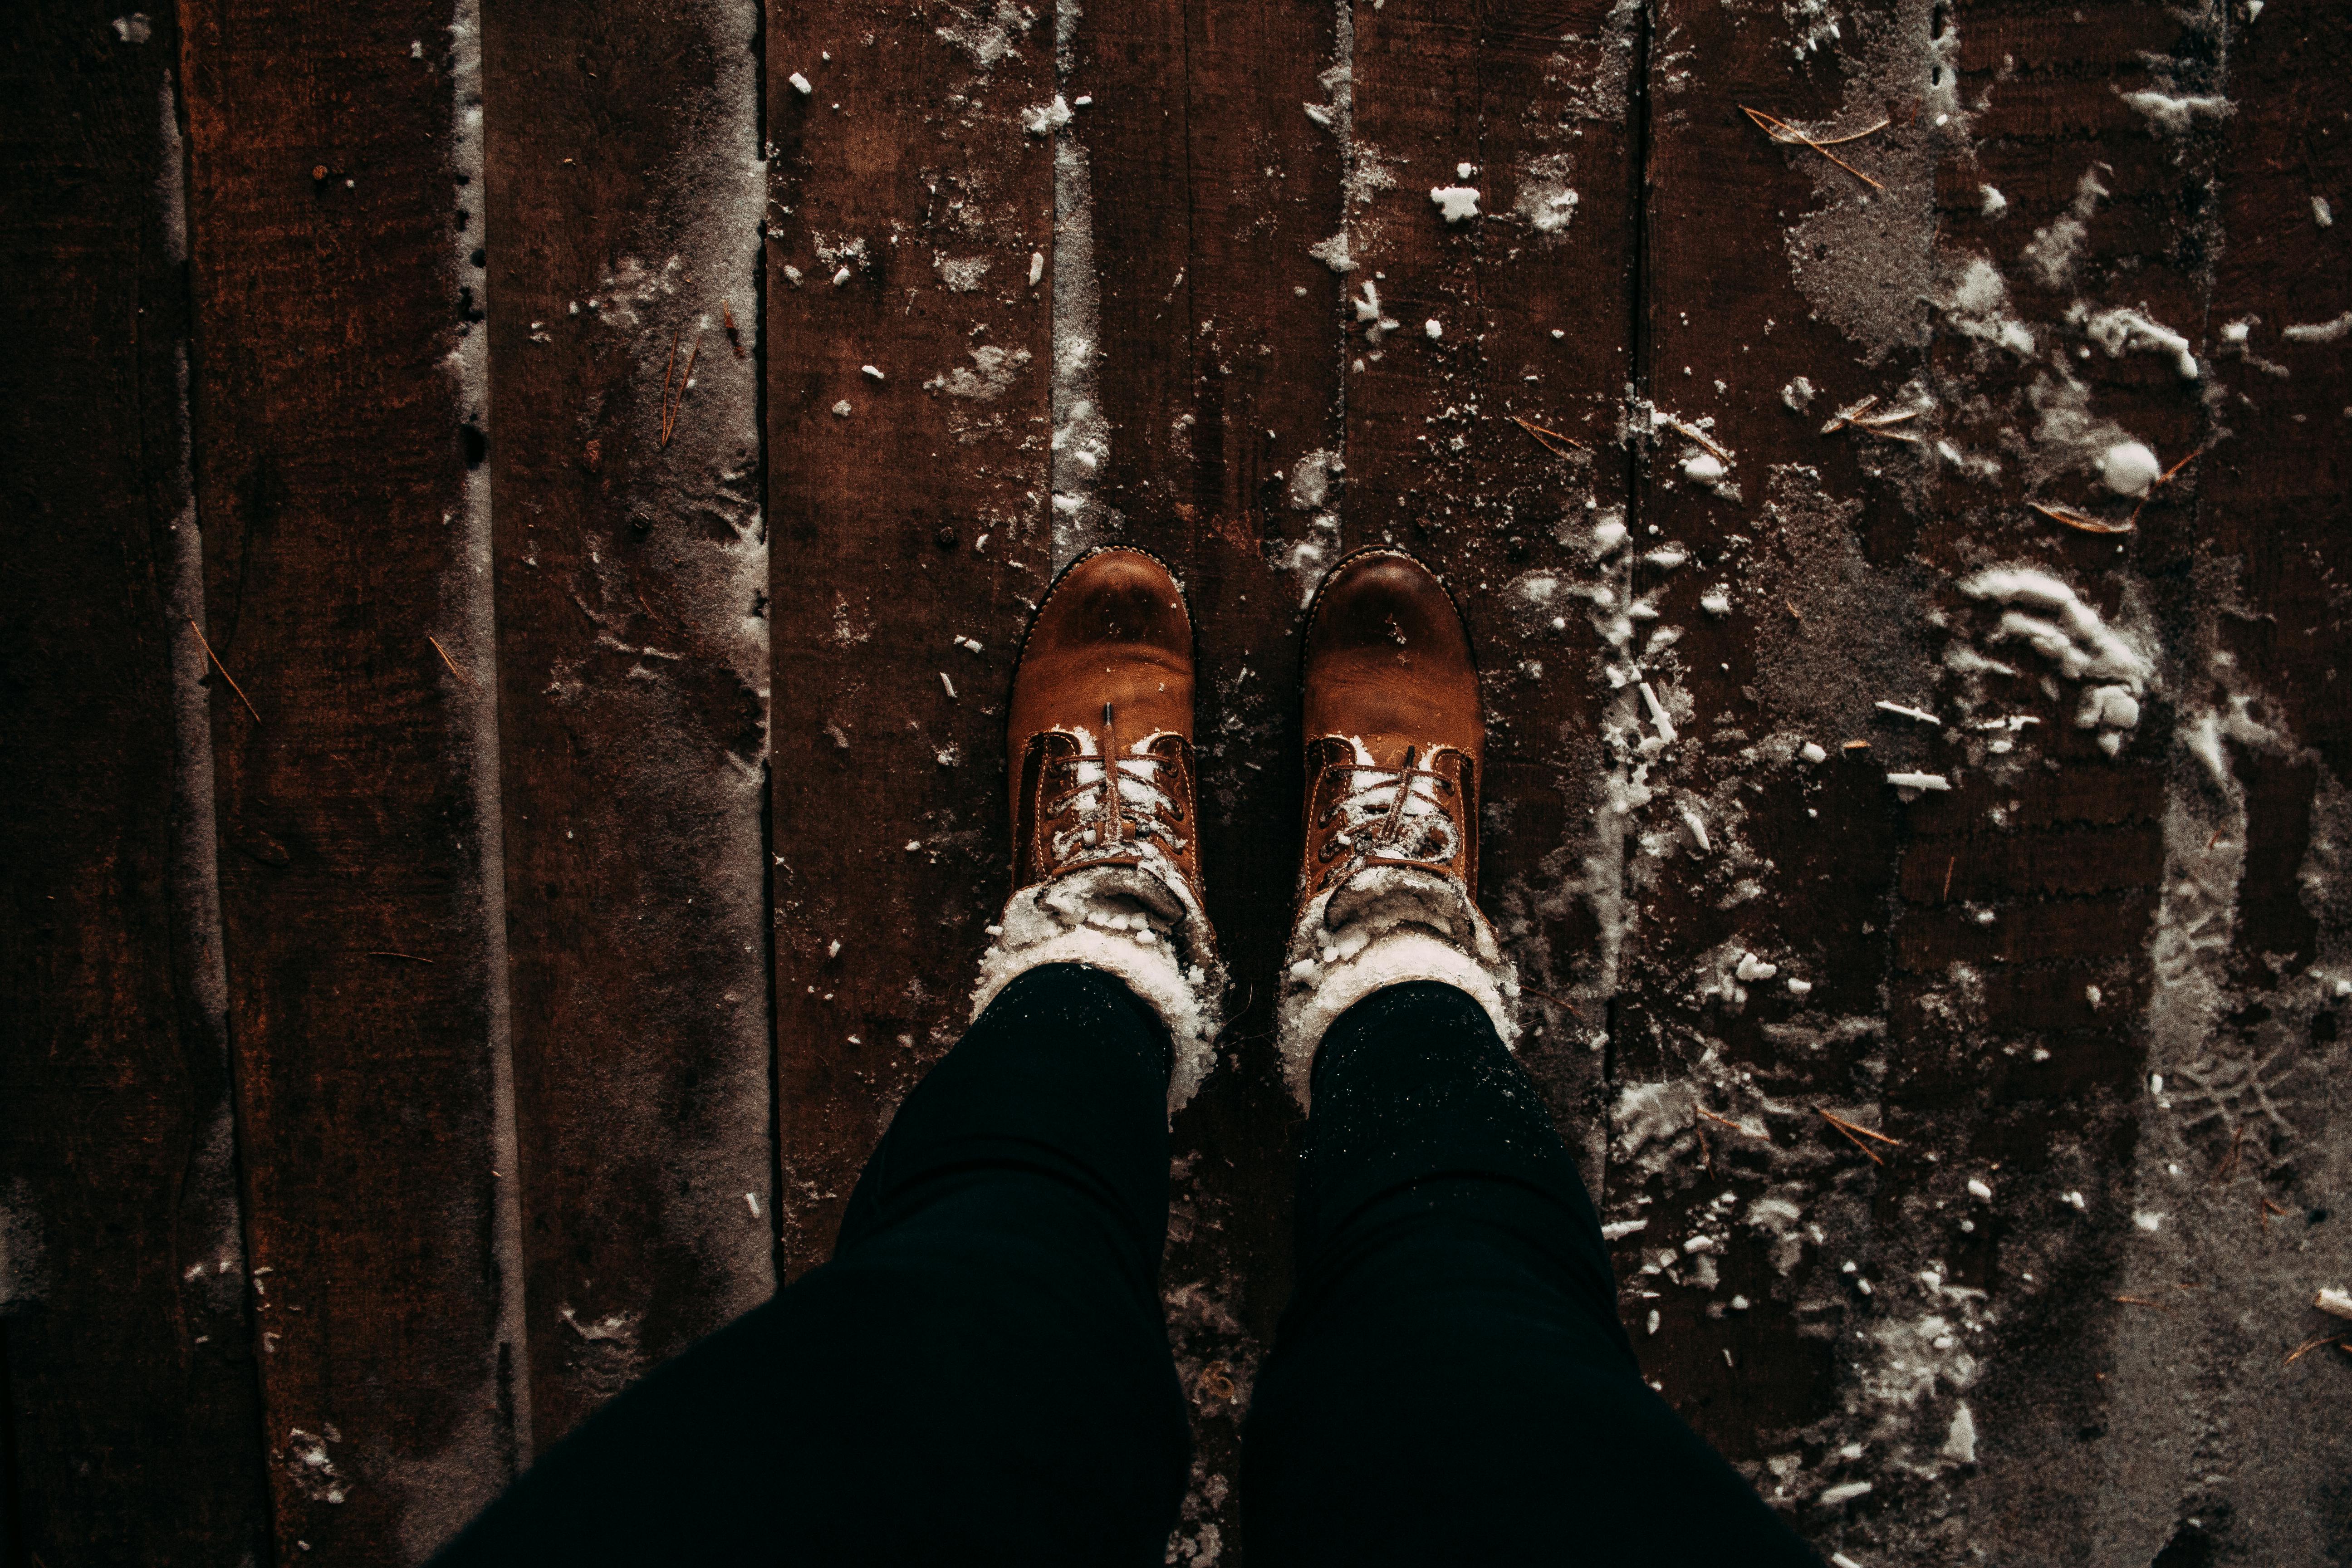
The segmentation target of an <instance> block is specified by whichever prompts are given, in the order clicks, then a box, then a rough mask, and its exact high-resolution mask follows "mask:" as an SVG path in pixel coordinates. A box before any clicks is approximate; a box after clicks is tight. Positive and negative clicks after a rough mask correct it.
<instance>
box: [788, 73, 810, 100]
mask: <svg viewBox="0 0 2352 1568" xmlns="http://www.w3.org/2000/svg"><path fill="white" fill-rule="evenodd" d="M786 79H787V80H788V81H790V82H791V83H792V84H793V91H794V92H797V93H799V94H800V95H801V96H802V97H803V98H806V97H807V96H808V95H809V94H811V93H813V92H814V91H815V90H816V89H815V88H814V87H813V86H811V85H810V84H809V79H808V78H806V77H804V76H803V75H801V73H800V72H798V71H794V72H793V74H792V75H791V76H790V77H788V78H786Z"/></svg>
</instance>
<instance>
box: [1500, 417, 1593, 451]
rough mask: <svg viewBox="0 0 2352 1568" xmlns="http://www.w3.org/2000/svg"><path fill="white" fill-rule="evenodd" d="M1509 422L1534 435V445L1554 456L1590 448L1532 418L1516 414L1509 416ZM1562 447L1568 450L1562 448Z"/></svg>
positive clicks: (1589, 449)
mask: <svg viewBox="0 0 2352 1568" xmlns="http://www.w3.org/2000/svg"><path fill="white" fill-rule="evenodd" d="M1511 423H1512V424H1514V425H1516V426H1518V427H1519V428H1520V429H1522V430H1524V431H1526V432H1527V433H1528V435H1530V436H1532V437H1535V438H1536V445H1537V446H1538V447H1542V448H1543V449H1544V450H1545V451H1547V452H1549V453H1550V454H1551V455H1552V456H1553V457H1555V458H1565V457H1567V456H1568V452H1569V451H1577V452H1590V451H1591V449H1592V448H1591V447H1587V446H1586V445H1585V444H1584V443H1583V442H1581V441H1579V440H1577V439H1576V438H1575V437H1572V436H1563V435H1561V434H1560V433H1559V431H1557V430H1547V429H1545V428H1544V427H1543V426H1540V425H1538V424H1537V423H1536V422H1535V421H1534V420H1532V419H1522V418H1520V417H1519V416H1517V415H1516V414H1514V415H1512V416H1511ZM1563 447H1565V448H1568V450H1566V451H1564V450H1562V448H1563Z"/></svg>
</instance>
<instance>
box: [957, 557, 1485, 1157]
mask: <svg viewBox="0 0 2352 1568" xmlns="http://www.w3.org/2000/svg"><path fill="white" fill-rule="evenodd" d="M1305 644H1306V646H1305V655H1304V658H1303V660H1302V668H1301V685H1302V688H1303V690H1302V693H1301V695H1302V698H1303V707H1304V721H1305V722H1304V731H1305V738H1306V763H1307V773H1306V779H1307V789H1306V833H1305V842H1304V845H1303V847H1302V850H1301V862H1300V868H1299V878H1298V888H1297V906H1296V909H1295V911H1294V914H1293V919H1292V922H1291V934H1290V942H1289V948H1288V951H1287V952H1286V954H1285V955H1284V960H1283V974H1282V979H1281V984H1280V989H1279V991H1278V993H1277V997H1278V1000H1277V1005H1276V1042H1277V1044H1278V1046H1279V1047H1280V1050H1281V1053H1282V1058H1283V1069H1284V1074H1285V1077H1286V1079H1287V1081H1288V1083H1289V1086H1290V1089H1291V1092H1292V1093H1293V1094H1294V1095H1295V1096H1296V1097H1297V1100H1298V1103H1299V1106H1300V1108H1301V1109H1302V1110H1304V1109H1306V1108H1307V1102H1308V1094H1309V1081H1310V1068H1311V1067H1312V1065H1313V1063H1314V1059H1315V1052H1316V1049H1317V1047H1318V1046H1319V1045H1320V1044H1321V1042H1322V1038H1323V1034H1324V1031H1325V1030H1326V1029H1327V1028H1328V1026H1330V1025H1331V1023H1332V1022H1333V1021H1334V1020H1335V1019H1337V1018H1338V1017H1339V1016H1340V1015H1341V1014H1342V1013H1345V1012H1346V1011H1347V1010H1348V1009H1349V1007H1350V1006H1351V1005H1354V1004H1355V1003H1357V1002H1359V1001H1360V1000H1362V999H1363V998H1364V997H1366V996H1368V995H1370V994H1372V993H1373V992H1375V991H1378V990H1381V989H1383V988H1385V987H1387V986H1391V985H1397V984H1404V983H1406V982H1409V981H1416V980H1428V981H1438V982H1441V983H1443V984H1447V985H1451V986H1454V988H1456V989H1458V990H1460V991H1463V992H1465V993H1466V994H1469V995H1470V996H1472V997H1473V998H1475V1000H1476V1001H1477V1003H1478V1004H1479V1005H1480V1006H1481V1007H1482V1008H1484V1009H1485V1010H1486V1014H1487V1016H1489V1017H1491V1018H1492V1019H1493V1020H1494V1023H1495V1027H1496V1031H1497V1032H1498V1033H1499V1034H1500V1035H1501V1036H1502V1037H1503V1039H1504V1041H1505V1042H1506V1043H1508V1042H1509V1041H1510V1040H1511V1039H1512V1038H1513V1037H1514V1036H1515V1035H1516V1033H1517V1029H1516V1026H1515V1023H1514V1021H1513V1016H1512V1015H1513V1012H1514V1009H1515V1006H1516V1004H1517V994H1518V983H1517V977H1516V976H1515V974H1514V973H1513V971H1512V968H1511V965H1510V963H1509V962H1508V961H1507V959H1505V958H1504V956H1503V953H1502V950H1501V947H1500V945H1499V944H1498V943H1497V942H1496V939H1495V932H1494V928H1493V927H1492V926H1490V925H1489V924H1488V923H1487V921H1486V917H1485V916H1484V915H1483V914H1481V913H1480V912H1479V910H1478V807H1479V803H1480V799H1481V789H1482V786H1483V782H1484V766H1485V742H1486V725H1485V721H1484V719H1483V717H1482V711H1481V706H1480V701H1479V695H1478V674H1477V669H1476V667H1475V664H1474V663H1473V661H1472V658H1471V653H1470V637H1469V633H1468V630H1467V628H1466V627H1465V626H1464V625H1463V621H1462V616H1461V614H1460V612H1459V611H1458V610H1457V609H1456V608H1455V607H1454V602H1453V600H1452V598H1451V597H1450V596H1448V595H1447V594H1446V591H1445V589H1444V585H1443V584H1440V583H1439V582H1438V580H1437V579H1436V577H1435V576H1434V575H1433V574H1431V573H1430V571H1429V570H1428V568H1426V567H1424V566H1423V565H1422V564H1421V563H1419V562H1418V561H1415V560H1414V559H1413V558H1412V556H1410V555H1408V554H1406V553H1405V552H1402V551H1401V550H1395V549H1389V548H1384V547H1376V548H1373V549H1369V550H1363V551H1360V552H1356V553H1354V554H1352V555H1349V556H1347V557H1345V558H1343V559H1342V560H1341V561H1339V563H1337V564H1336V565H1334V566H1333V567H1332V568H1331V570H1330V572H1329V574H1327V575H1326V576H1325V578H1324V580H1323V583H1322V585H1321V586H1320V587H1318V589H1317V590H1316V594H1315V598H1314V601H1313V603H1312V604H1311V605H1309V607H1308V609H1307V631H1306V638H1305ZM1008 728H1009V741H1010V746H1009V752H1010V758H1011V774H1012V797H1013V889H1014V890H1013V897H1012V900H1011V901H1010V902H1008V903H1007V904H1006V905H1005V909H1004V913H1003V918H1002V920H1001V921H1000V922H999V923H998V924H997V925H994V926H992V927H990V928H989V933H990V935H991V936H992V938H993V939H994V944H993V945H992V946H991V947H990V948H989V949H988V951H987V952H986V953H985V954H984V955H983V956H982V960H981V982H980V986H979V990H978V993H977V994H976V995H975V997H974V1001H973V1008H972V1016H973V1017H974V1018H977V1017H979V1016H980V1014H981V1012H982V1010H984V1009H985V1008H986V1007H987V1005H988V1004H989V1002H990V1001H991V1000H992V999H993V998H994V997H995V995H996V994H997V993H998V992H1000V991H1002V990H1003V988H1004V987H1005V986H1006V985H1008V984H1011V983H1012V982H1013V980H1014V979H1015V978H1017V977H1018V976H1019V975H1021V974H1023V973H1026V972H1027V971H1029V970H1031V969H1034V968H1036V967H1038V966H1039V965H1041V964H1048V963H1081V964H1086V965H1088V966H1090V967H1093V968H1097V969H1101V970H1107V971H1108V972H1109V973H1113V974H1115V975H1117V976H1118V977H1119V978H1120V979H1121V980H1123V981H1125V982H1126V983H1127V984H1128V986H1129V988H1130V989H1132V990H1133V991H1134V993H1135V994H1136V995H1137V996H1138V997H1139V998H1140V999H1142V1000H1143V1001H1144V1002H1145V1003H1146V1004H1147V1005H1149V1006H1150V1008H1151V1009H1152V1010H1153V1011H1154V1012H1156V1013H1157V1014H1159V1016H1160V1018H1161V1019H1162V1020H1163V1021H1164V1022H1165V1023H1166V1024H1167V1026H1168V1032H1169V1036H1170V1038H1171V1041H1172V1043H1173V1046H1174V1063H1173V1070H1172V1072H1171V1079H1170V1083H1169V1090H1168V1106H1169V1110H1170V1111H1171V1113H1172V1112H1174V1111H1175V1110H1178V1109H1180V1108H1181V1107H1182V1106H1183V1105H1184V1103H1185V1102H1186V1101H1188V1100H1191V1098H1192V1094H1193V1092H1194V1091H1195V1090H1196V1089H1199V1088H1200V1085H1201V1080H1202V1078H1204V1077H1205V1076H1206V1075H1207V1073H1208V1071H1209V1069H1210V1068H1211V1067H1212V1066H1213V1064H1214V1062H1215V1059H1216V1053H1215V1048H1214V1047H1215V1041H1216V1037H1217V1034H1218V1031H1219V1029H1220V1028H1221V1027H1222V1026H1223V1022H1224V1015H1223V1001H1224V995H1225V992H1226V975H1225V971H1224V968H1223V964H1222V963H1221V962H1220V961H1219V959H1218V956H1217V943H1216V933H1215V931H1213V930H1212V929H1211V926H1210V923H1209V919H1208V914H1207V910H1206V906H1205V903H1204V901H1203V900H1202V882H1201V854H1200V823H1199V816H1198V813H1197V810H1196V807H1195V802H1194V781H1195V772H1194V765H1193V753H1192V733H1193V731H1192V617H1191V616H1190V615H1189V614H1188V613H1187V612H1186V609H1185V605H1184V595H1183V590H1182V589H1181V586H1179V584H1177V582H1176V579H1175V577H1174V575H1173V574H1171V572H1170V571H1169V569H1168V567H1167V565H1166V564H1165V563H1162V562H1161V561H1160V560H1159V559H1158V558H1157V557H1155V556H1152V555H1150V554H1148V553H1146V552H1143V551H1140V550H1135V549H1129V548H1126V547H1122V546H1111V547H1106V548H1103V549H1099V550H1096V551H1094V552H1090V553H1088V554H1087V555H1085V556H1083V557H1081V558H1080V559H1079V560H1078V561H1076V563H1073V564H1072V565H1070V567H1069V568H1068V569H1067V570H1066V571H1064V572H1063V573H1062V574H1061V575H1060V576H1059V577H1058V578H1056V579H1055V583H1054V585H1053V586H1052V587H1051V588H1050V589H1049V590H1048V591H1047V592H1046V595H1045V601H1044V603H1042V604H1040V605H1038V607H1037V614H1036V616H1035V617H1034V619H1033V620H1032V622H1031V624H1030V627H1029V632H1028V636H1027V637H1026V639H1025V640H1024V643H1023V645H1022V650H1021V658H1020V663H1019V666H1018V667H1017V668H1016V669H1015V671H1014V673H1013V701H1012V710H1011V714H1010V717H1009V721H1008Z"/></svg>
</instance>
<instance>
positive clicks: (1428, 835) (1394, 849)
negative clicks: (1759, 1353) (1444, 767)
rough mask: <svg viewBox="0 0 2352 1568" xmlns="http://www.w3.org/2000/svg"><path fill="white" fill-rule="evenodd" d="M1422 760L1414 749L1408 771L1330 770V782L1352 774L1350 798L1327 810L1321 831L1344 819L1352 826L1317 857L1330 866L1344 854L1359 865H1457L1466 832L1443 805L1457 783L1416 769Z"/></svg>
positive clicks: (1338, 766) (1344, 766) (1341, 766)
mask: <svg viewBox="0 0 2352 1568" xmlns="http://www.w3.org/2000/svg"><path fill="white" fill-rule="evenodd" d="M1420 758H1421V749H1420V748H1419V747H1418V746H1409V747H1407V748H1406V749H1405V753H1404V765H1403V766H1402V767H1395V768H1378V767H1370V766H1367V765H1365V764H1363V763H1333V764H1332V765H1331V766H1330V767H1329V768H1328V769H1326V770H1325V772H1324V776H1325V777H1326V778H1328V777H1329V776H1330V775H1331V774H1332V773H1345V774H1347V775H1349V776H1348V780H1347V785H1348V793H1347V794H1345V795H1340V796H1339V797H1338V798H1337V799H1335V800H1334V801H1332V803H1331V804H1330V805H1328V806H1327V807H1326V808H1325V809H1324V812H1323V815H1322V816H1321V817H1320V818H1319V819H1318V821H1317V823H1316V826H1317V827H1318V828H1325V827H1328V826H1331V824H1332V823H1333V822H1335V821H1337V820H1338V819H1339V817H1341V816H1346V817H1347V818H1348V825H1347V826H1344V827H1342V828H1340V829H1339V831H1338V832H1337V833H1334V834H1331V835H1330V836H1329V837H1327V838H1325V839H1324V840H1323V844H1322V847H1320V848H1319V849H1318V851H1317V852H1316V853H1317V858H1318V859H1321V860H1323V861H1324V862H1326V863H1328V862H1329V861H1331V860H1332V859H1334V858H1337V857H1339V855H1340V854H1341V853H1343V852H1344V853H1347V854H1348V855H1349V856H1351V857H1352V858H1353V859H1354V862H1355V863H1356V864H1369V863H1374V862H1377V863H1380V864H1383V865H1400V864H1402V865H1417V866H1431V867H1436V868H1443V867H1444V866H1446V865H1448V864H1449V863H1451V862H1452V861H1453V859H1454V853H1455V850H1456V849H1457V848H1458V847H1459V846H1460V844H1461V831H1460V829H1459V828H1457V827H1456V826H1454V815H1453V813H1452V812H1451V811H1449V810H1448V809H1447V808H1446V807H1445V806H1444V805H1443V804H1441V803H1442V802H1443V801H1444V799H1445V797H1447V796H1449V795H1453V794H1454V788H1455V785H1454V781H1453V780H1452V779H1450V778H1448V777H1446V776H1445V775H1444V773H1438V772H1437V771H1435V770H1434V769H1432V768H1424V767H1418V766H1416V765H1415V764H1416V763H1418V762H1419V761H1420ZM1383 795H1385V798H1382V797H1383Z"/></svg>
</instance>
